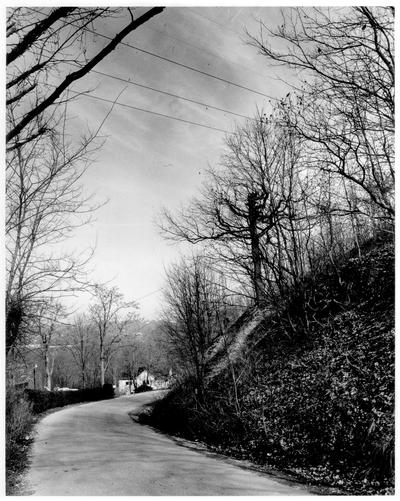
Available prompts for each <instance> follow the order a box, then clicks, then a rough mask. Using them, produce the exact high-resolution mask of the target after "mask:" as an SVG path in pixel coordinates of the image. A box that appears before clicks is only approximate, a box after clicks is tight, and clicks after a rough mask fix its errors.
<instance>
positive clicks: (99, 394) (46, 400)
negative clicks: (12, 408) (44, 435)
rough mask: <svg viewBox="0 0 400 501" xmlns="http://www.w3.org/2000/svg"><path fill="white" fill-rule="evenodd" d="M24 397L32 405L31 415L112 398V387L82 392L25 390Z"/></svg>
mask: <svg viewBox="0 0 400 501" xmlns="http://www.w3.org/2000/svg"><path fill="white" fill-rule="evenodd" d="M25 396H26V398H27V400H28V401H29V402H30V403H31V405H32V412H33V414H40V413H41V412H44V411H47V410H48V409H54V408H55V407H64V406H65V405H70V404H77V403H80V402H94V401H96V400H105V399H108V398H113V397H114V389H113V387H112V385H107V384H105V385H104V386H103V387H102V388H101V387H100V388H86V389H84V390H67V391H45V390H32V389H26V390H25Z"/></svg>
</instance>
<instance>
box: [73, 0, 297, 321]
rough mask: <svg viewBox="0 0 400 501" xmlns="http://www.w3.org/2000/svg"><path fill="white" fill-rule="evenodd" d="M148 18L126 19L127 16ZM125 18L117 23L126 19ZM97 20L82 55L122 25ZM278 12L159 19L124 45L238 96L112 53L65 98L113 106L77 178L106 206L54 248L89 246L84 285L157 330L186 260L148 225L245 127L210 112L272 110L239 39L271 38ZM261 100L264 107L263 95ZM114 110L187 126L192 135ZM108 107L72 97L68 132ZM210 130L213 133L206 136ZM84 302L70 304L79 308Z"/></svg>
mask: <svg viewBox="0 0 400 501" xmlns="http://www.w3.org/2000/svg"><path fill="white" fill-rule="evenodd" d="M146 10H148V8H147V7H143V8H139V9H136V10H135V15H140V14H141V13H143V12H145V11H146ZM125 12H126V11H125ZM126 15H127V17H126V18H125V19H121V18H120V19H115V20H111V21H110V20H109V19H108V20H104V21H102V22H100V23H98V25H96V29H97V31H98V35H89V36H88V39H87V47H88V52H89V53H95V52H97V51H98V50H100V48H102V47H103V46H104V45H105V43H106V41H107V40H106V39H105V38H104V37H102V36H101V35H108V36H111V35H112V34H114V33H115V32H116V31H117V30H118V29H120V28H121V27H122V26H124V25H125V24H127V23H128V22H129V17H128V14H127V13H126ZM280 19H281V17H280V11H279V8H268V7H255V8H242V7H187V8H181V7H167V8H166V10H165V11H164V12H162V13H161V14H159V15H157V16H156V17H154V18H153V19H151V20H150V21H149V22H147V23H146V24H145V25H143V26H142V27H140V28H139V29H138V30H136V31H134V32H132V33H131V34H130V35H129V36H128V37H127V38H126V39H125V40H124V42H126V43H128V44H130V45H131V46H134V47H137V48H139V49H142V50H144V51H148V52H152V53H154V54H157V55H159V56H161V58H167V59H170V60H174V61H176V62H179V63H180V64H181V65H186V66H191V67H193V68H196V69H198V70H200V71H201V72H206V73H209V74H212V75H215V76H217V77H219V78H221V79H224V80H227V81H230V82H233V83H236V84H238V85H241V86H243V87H247V88H248V89H251V90H252V91H250V90H246V89H243V88H240V87H237V86H234V85H232V84H229V83H226V82H223V81H221V80H218V79H216V78H212V77H210V76H206V75H204V74H200V73H199V72H195V71H192V70H190V69H187V68H185V67H183V66H181V65H177V64H173V63H172V62H170V61H166V60H164V59H161V58H159V57H155V56H152V55H150V54H148V53H144V52H142V51H138V50H137V49H135V48H133V47H128V46H126V45H120V46H118V48H117V49H116V50H115V51H114V52H113V53H112V54H111V55H109V56H108V57H107V58H106V59H105V60H103V61H102V62H101V63H100V64H99V65H98V66H97V67H96V68H95V70H96V71H98V72H102V73H106V74H108V75H112V76H113V77H114V78H111V77H109V76H104V75H99V74H98V73H91V74H90V75H88V76H87V77H85V79H83V80H80V81H79V82H77V83H76V84H75V85H74V87H73V89H74V90H75V91H79V92H82V91H87V90H89V89H91V90H92V96H97V97H100V98H102V99H108V100H111V101H114V100H115V99H117V97H118V104H116V105H115V106H114V108H113V111H112V112H111V114H110V115H109V116H108V118H107V120H106V122H105V123H104V125H103V127H102V129H101V135H102V136H104V137H105V139H106V141H105V144H104V145H103V147H102V148H101V149H100V150H99V151H98V152H97V153H96V159H95V162H93V164H92V165H91V166H90V168H89V169H88V171H87V173H86V174H85V176H84V178H83V183H84V186H85V191H86V192H87V193H95V199H96V200H97V201H99V202H101V201H104V200H108V203H106V204H105V205H104V206H102V207H101V208H100V209H99V210H98V211H97V212H96V214H95V221H94V222H92V223H91V224H90V225H88V226H87V227H85V228H82V229H81V230H79V231H77V232H76V234H75V235H74V237H73V238H72V239H71V240H70V241H69V242H66V243H65V244H63V245H64V247H65V248H66V249H68V248H70V249H71V250H83V249H85V248H88V247H93V246H95V254H94V257H93V259H92V262H91V265H90V269H91V274H90V278H91V280H93V281H99V282H108V283H109V284H110V285H116V286H118V287H119V289H120V290H121V292H122V293H123V294H124V295H125V297H126V299H127V300H136V301H138V303H139V304H140V312H141V314H142V315H143V316H144V317H145V318H147V319H149V320H150V319H156V318H157V317H158V315H159V313H160V306H161V303H162V293H161V290H160V289H162V287H163V285H164V282H165V269H166V268H167V267H168V265H169V264H171V263H173V262H175V261H176V260H177V259H179V256H180V255H182V254H184V253H185V252H188V251H190V249H189V247H190V246H188V245H187V244H186V245H177V244H171V242H167V241H166V240H164V239H163V237H162V235H161V234H160V232H159V229H158V227H157V225H156V224H155V220H156V219H157V216H158V214H159V213H160V212H161V210H162V208H163V207H166V208H168V209H174V208H178V207H180V206H181V205H185V204H187V202H188V201H189V200H190V199H191V198H192V197H193V196H195V195H196V193H197V191H198V189H199V187H200V186H201V183H202V182H203V180H204V178H205V171H206V169H207V168H208V167H209V166H217V165H218V163H219V161H220V158H221V155H222V154H223V152H224V148H225V142H224V141H225V138H226V137H227V134H229V133H230V132H232V131H234V129H235V127H236V126H237V125H239V126H240V124H244V122H245V119H244V118H241V117H237V116H234V115H231V114H228V113H224V112H221V111H217V110H215V109H212V108H210V107H209V106H214V107H218V108H222V109H225V110H228V111H231V112H233V113H237V114H240V115H244V116H248V117H252V116H254V115H255V113H256V110H257V108H258V109H265V110H266V111H267V110H269V109H270V106H271V103H270V100H269V98H268V97H267V96H271V97H272V98H280V97H283V96H285V94H286V93H287V92H288V88H287V86H286V85H285V84H284V83H283V82H282V81H280V80H278V79H277V78H276V70H275V69H274V68H269V67H268V65H267V61H266V59H265V58H264V57H263V56H261V55H260V54H258V52H257V49H256V48H254V47H252V46H250V45H249V44H248V38H247V36H246V33H245V30H246V29H247V31H249V32H250V33H252V34H257V33H258V32H259V20H262V21H264V22H265V23H266V24H269V25H271V26H276V25H278V23H280ZM118 79H123V80H130V81H132V82H135V83H136V84H140V85H141V86H147V87H152V88H154V89H158V90H162V91H163V92H167V93H169V94H175V95H179V96H183V97H185V98H188V99H191V100H195V101H198V102H201V103H205V104H207V105H208V106H203V105H198V104H195V103H193V102H187V101H184V100H182V99H178V98H177V97H173V96H170V95H165V94H162V93H159V92H155V91H151V90H149V89H146V88H144V87H140V86H138V85H132V84H130V83H127V82H124V81H121V80H118ZM263 94H265V95H263ZM121 104H122V105H129V106H133V107H136V108H141V109H145V110H149V111H152V112H154V113H158V114H164V115H170V116H173V117H176V118H179V119H181V120H186V121H191V122H196V123H199V124H203V125H205V126H207V127H200V126H196V125H192V124H189V123H186V122H182V121H178V120H171V119H168V118H165V117H161V116H159V115H155V114H150V113H146V112H144V111H138V110H134V109H132V108H128V107H126V106H121ZM110 108H111V104H110V103H107V102H104V101H101V100H97V99H94V98H93V97H90V96H80V97H79V98H77V99H76V100H74V102H73V103H72V104H71V105H70V108H69V115H70V128H71V129H73V130H75V131H79V132H80V131H83V130H85V129H88V128H89V129H91V130H94V129H96V128H97V127H98V126H99V124H100V123H101V122H102V121H103V120H104V118H105V116H106V115H107V113H108V112H109V111H110ZM215 129H219V130H215ZM88 301H89V298H88V297H87V296H79V297H76V298H75V299H74V300H73V301H72V303H71V304H72V305H73V307H74V308H75V307H76V308H78V309H82V308H85V307H86V306H87V303H88Z"/></svg>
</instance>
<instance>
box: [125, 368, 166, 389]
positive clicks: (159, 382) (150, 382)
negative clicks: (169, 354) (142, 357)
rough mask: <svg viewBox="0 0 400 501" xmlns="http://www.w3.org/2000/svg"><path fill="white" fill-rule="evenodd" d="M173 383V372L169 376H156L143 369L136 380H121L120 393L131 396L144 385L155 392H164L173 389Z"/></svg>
mask: <svg viewBox="0 0 400 501" xmlns="http://www.w3.org/2000/svg"><path fill="white" fill-rule="evenodd" d="M172 381H173V376H172V370H170V371H169V374H167V375H162V374H157V375H154V374H152V373H151V372H150V371H148V370H147V369H141V370H140V371H139V373H138V375H137V376H136V377H135V378H134V379H120V380H119V381H118V393H119V394H120V395H130V394H132V393H134V392H135V389H136V388H139V386H142V385H144V384H145V385H147V386H150V387H151V388H152V389H153V390H164V389H168V388H170V387H171V383H172Z"/></svg>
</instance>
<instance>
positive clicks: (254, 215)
mask: <svg viewBox="0 0 400 501" xmlns="http://www.w3.org/2000/svg"><path fill="white" fill-rule="evenodd" d="M247 202H248V208H249V230H250V243H251V257H252V261H253V276H252V281H253V288H254V294H255V302H256V306H263V305H264V304H265V303H266V297H265V291H264V281H263V278H262V252H261V248H260V238H259V235H258V230H257V222H258V221H259V216H260V214H259V210H258V208H257V194H256V193H249V195H248V197H247Z"/></svg>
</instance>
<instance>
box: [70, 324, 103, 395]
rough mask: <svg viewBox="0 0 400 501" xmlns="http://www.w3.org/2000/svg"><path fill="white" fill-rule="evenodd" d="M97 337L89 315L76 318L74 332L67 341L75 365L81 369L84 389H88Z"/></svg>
mask: <svg viewBox="0 0 400 501" xmlns="http://www.w3.org/2000/svg"><path fill="white" fill-rule="evenodd" d="M95 336H96V332H95V329H94V325H93V324H92V323H91V322H90V319H89V318H88V316H87V315H84V314H81V315H78V316H76V317H75V319H74V323H73V326H72V332H71V331H70V330H68V338H67V339H66V340H65V342H66V346H67V347H68V350H69V352H70V353H71V354H72V357H73V359H74V362H75V365H76V366H77V367H78V369H79V372H80V375H81V386H82V388H86V385H87V378H88V374H87V373H88V368H89V363H90V361H91V359H92V358H93V357H94V356H95V350H94V346H95V341H96V338H95Z"/></svg>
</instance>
